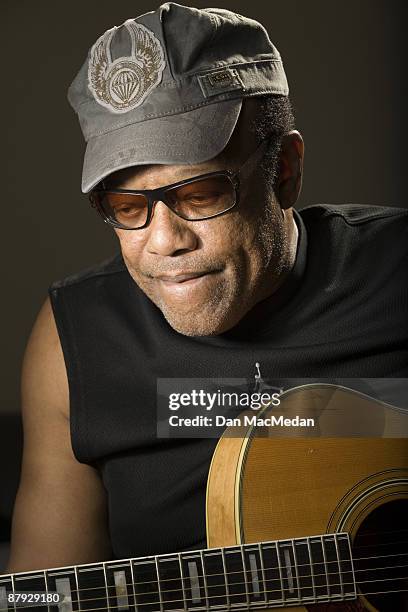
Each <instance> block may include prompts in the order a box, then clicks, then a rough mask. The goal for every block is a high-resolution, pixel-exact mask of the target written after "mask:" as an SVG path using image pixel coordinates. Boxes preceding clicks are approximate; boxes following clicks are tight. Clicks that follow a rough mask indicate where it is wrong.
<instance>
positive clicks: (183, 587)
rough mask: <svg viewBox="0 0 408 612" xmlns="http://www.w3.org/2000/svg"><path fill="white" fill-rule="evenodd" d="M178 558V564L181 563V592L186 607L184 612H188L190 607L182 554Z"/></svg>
mask: <svg viewBox="0 0 408 612" xmlns="http://www.w3.org/2000/svg"><path fill="white" fill-rule="evenodd" d="M177 557H178V562H179V566H180V576H181V590H182V592H183V606H184V610H186V611H187V610H188V606H187V598H186V586H185V584H184V574H183V563H182V559H181V553H178V555H177Z"/></svg>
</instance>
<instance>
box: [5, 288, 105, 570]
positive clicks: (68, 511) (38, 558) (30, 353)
mask: <svg viewBox="0 0 408 612" xmlns="http://www.w3.org/2000/svg"><path fill="white" fill-rule="evenodd" d="M22 412H23V426H24V453H23V464H22V473H21V481H20V486H19V490H18V493H17V498H16V503H15V507H14V513H13V526H12V542H11V555H10V559H9V564H8V567H7V571H8V572H10V573H12V572H19V571H26V570H30V569H44V568H48V567H58V566H66V565H71V564H80V563H90V562H93V561H102V560H107V559H109V558H111V557H112V553H111V548H110V542H109V535H108V527H107V504H106V493H105V489H104V487H103V485H102V482H101V479H100V477H99V475H98V473H97V471H96V470H95V469H94V468H92V467H91V466H89V465H85V464H81V463H79V462H78V461H77V460H76V459H75V457H74V455H73V452H72V448H71V441H70V431H69V394H68V381H67V375H66V369H65V363H64V358H63V354H62V349H61V345H60V342H59V337H58V332H57V329H56V325H55V321H54V316H53V313H52V309H51V305H50V302H49V300H47V301H46V302H45V304H44V306H43V307H42V309H41V311H40V314H39V316H38V319H37V321H36V323H35V325H34V328H33V331H32V334H31V337H30V340H29V342H28V346H27V350H26V354H25V358H24V364H23V374H22Z"/></svg>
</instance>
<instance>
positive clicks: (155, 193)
mask: <svg viewBox="0 0 408 612" xmlns="http://www.w3.org/2000/svg"><path fill="white" fill-rule="evenodd" d="M268 144H269V139H265V140H262V142H261V143H260V144H259V145H258V146H257V147H256V149H255V150H254V151H253V152H252V153H251V154H250V155H249V157H247V159H246V160H245V161H244V162H243V164H242V165H241V166H240V167H239V168H238V169H237V170H235V171H234V172H233V171H231V170H215V171H214V172H207V173H206V174H199V175H198V176H193V177H191V178H188V179H184V180H183V181H177V182H176V183H171V184H170V185H165V186H164V187H158V188H157V189H106V188H104V187H103V184H104V182H103V181H102V182H101V184H102V188H100V187H96V188H94V189H93V190H92V191H91V193H90V194H89V196H88V197H89V201H90V203H91V206H92V208H95V209H96V210H97V211H98V213H99V214H100V215H101V217H102V219H103V220H104V222H105V223H107V224H108V225H111V226H113V227H116V228H118V229H124V230H131V231H132V230H141V229H145V228H146V227H148V226H149V225H150V223H151V220H152V217H153V211H154V206H155V204H156V203H157V202H163V204H164V205H165V206H167V208H169V210H170V211H171V212H172V213H174V214H175V215H177V216H178V217H179V218H180V219H184V221H191V222H194V221H205V220H207V219H213V218H214V217H219V216H221V215H224V214H225V213H227V212H229V211H230V210H232V209H233V208H234V207H235V206H236V205H237V204H238V202H239V195H240V192H239V189H240V181H239V175H240V174H241V173H242V171H243V170H244V168H245V166H247V164H249V163H250V162H255V161H259V160H260V159H262V157H263V156H264V154H265V152H266V147H267V145H268ZM258 158H259V160H258ZM216 176H223V177H227V178H228V179H229V181H230V182H231V184H232V186H233V188H234V201H233V204H232V205H231V206H229V207H228V208H226V209H225V210H223V211H221V212H217V213H214V214H213V215H208V216H206V217H200V218H199V219H186V218H185V217H183V216H182V215H180V214H179V213H178V212H176V211H175V210H173V209H172V208H171V206H169V204H167V202H166V201H165V199H163V198H164V197H165V192H166V191H168V190H169V189H175V188H177V187H183V186H184V185H189V184H190V183H194V182H197V181H200V180H204V179H207V178H212V177H216ZM101 192H104V193H118V194H121V193H123V194H127V193H130V194H133V195H142V196H144V197H145V198H146V199H147V218H146V222H145V223H144V224H143V225H141V226H140V227H127V226H126V225H123V224H122V223H120V222H119V221H116V220H115V219H113V218H112V217H110V216H109V215H107V214H106V213H105V211H104V210H103V208H102V206H101V205H100V204H99V202H98V201H97V198H95V193H101Z"/></svg>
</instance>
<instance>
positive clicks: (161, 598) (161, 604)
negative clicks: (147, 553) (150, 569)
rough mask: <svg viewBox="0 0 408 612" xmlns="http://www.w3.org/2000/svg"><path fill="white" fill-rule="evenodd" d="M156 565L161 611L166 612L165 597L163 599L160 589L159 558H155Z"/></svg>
mask: <svg viewBox="0 0 408 612" xmlns="http://www.w3.org/2000/svg"><path fill="white" fill-rule="evenodd" d="M154 563H155V566H156V573H157V593H158V595H159V605H160V611H161V612H164V607H163V597H162V592H161V587H160V579H159V565H158V561H157V557H155V558H154Z"/></svg>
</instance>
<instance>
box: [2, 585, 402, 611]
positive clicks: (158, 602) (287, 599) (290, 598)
mask: <svg viewBox="0 0 408 612" xmlns="http://www.w3.org/2000/svg"><path fill="white" fill-rule="evenodd" d="M309 577H310V576H309ZM407 578H408V576H404V577H401V578H392V579H391V578H384V579H382V580H368V581H363V582H362V583H355V585H356V586H358V585H359V584H366V583H369V582H376V583H377V582H389V581H392V582H394V581H395V580H407ZM276 580H278V579H276ZM286 580H287V578H286ZM238 584H247V583H238ZM347 585H352V586H354V583H353V582H340V583H331V584H330V583H328V584H327V585H326V586H325V585H315V591H317V590H318V589H325V588H327V591H328V593H327V595H326V594H324V595H317V594H316V596H313V595H302V594H301V593H300V596H299V594H297V596H292V595H289V596H288V597H285V591H286V592H287V591H289V587H282V588H280V589H264V590H260V591H249V590H247V589H245V592H242V593H228V594H227V593H225V594H222V595H219V594H218V595H210V596H207V597H202V598H200V599H201V600H204V601H206V602H207V601H208V600H210V599H220V598H221V599H225V600H226V602H227V605H226V606H225V608H228V607H229V605H228V601H229V600H230V599H231V597H248V598H249V597H250V596H251V595H260V594H265V595H266V594H267V593H283V597H278V598H275V599H272V602H275V601H279V602H282V603H286V602H288V603H290V604H291V605H293V604H294V603H296V602H299V603H302V602H304V601H305V600H308V599H310V598H313V599H315V600H317V603H319V602H321V601H322V600H321V599H320V600H318V597H321V598H324V599H325V600H326V599H327V598H329V601H337V602H338V601H339V600H338V599H337V600H333V599H332V598H335V597H340V596H342V597H343V598H344V599H343V601H346V600H347V598H348V596H350V597H351V596H352V595H353V594H354V593H348V594H344V595H342V594H341V593H332V594H329V590H330V589H333V587H340V589H341V588H344V587H345V586H347ZM217 586H223V587H224V588H225V583H224V584H222V585H217ZM102 588H104V587H100V589H102ZM210 588H214V587H210ZM301 589H308V590H309V591H313V586H312V585H307V586H299V585H297V586H295V587H294V589H293V590H295V591H296V592H297V593H299V591H301ZM82 590H87V589H82ZM176 590H177V591H181V589H176ZM165 592H166V591H165ZM406 592H408V589H396V590H394V589H392V590H390V589H388V590H387V591H372V592H364V593H356V597H357V596H358V595H364V596H367V595H390V594H392V593H406ZM74 593H75V590H74ZM150 594H151V593H150ZM121 596H122V597H124V595H123V594H121ZM136 596H139V594H138V593H137V594H136ZM127 597H128V598H129V597H131V598H132V597H133V593H131V594H130V595H129V594H128V595H127ZM113 599H117V596H116V595H109V596H103V597H91V598H87V599H81V600H79V599H78V603H79V604H80V605H79V606H78V611H79V612H81V604H84V603H85V602H90V601H92V602H97V601H100V600H104V601H106V602H107V605H106V606H102V607H98V608H88V607H86V608H82V610H84V611H85V610H86V612H98V611H102V610H108V611H109V610H112V609H113V608H116V609H118V610H119V608H122V609H123V607H124V606H123V604H121V605H119V604H118V605H113V606H111V605H110V604H109V601H110V600H113ZM194 599H197V598H193V597H183V598H182V599H168V600H164V601H163V600H162V599H159V600H156V601H152V602H143V603H142V602H139V603H138V602H136V606H135V605H134V604H132V603H130V604H129V605H128V606H127V608H128V609H130V606H132V607H134V608H135V610H137V609H138V608H140V607H141V606H153V605H154V606H158V608H159V610H160V611H162V610H164V606H165V604H175V603H179V602H182V603H183V604H187V602H189V601H194ZM71 601H72V600H71ZM35 603H38V602H35ZM61 603H62V602H61ZM74 603H77V601H76V600H74ZM251 603H252V604H254V605H258V606H259V604H260V603H263V605H265V606H268V604H270V603H271V600H270V598H269V599H268V598H266V597H265V601H264V602H259V601H252V602H251V601H249V602H248V601H245V602H238V605H242V606H249V608H248V609H249V610H250V609H251V608H250V606H251ZM307 603H313V602H310V601H307ZM215 605H222V604H215ZM232 605H236V603H235V604H234V602H232ZM57 606H58V604H55V603H52V602H49V603H48V604H47V603H44V604H43V605H41V606H38V607H44V608H45V607H47V608H48V607H57ZM17 607H18V609H19V610H23V609H26V608H32V607H33V605H32V604H31V605H27V606H21V605H18V606H16V608H17ZM202 607H203V606H196V607H191V608H190V610H194V609H195V608H202ZM205 607H206V608H207V609H209V608H211V604H209V605H206V606H205ZM187 609H188V606H187V605H186V606H185V607H184V606H183V608H175V609H168V610H167V611H166V612H176V610H177V611H182V610H184V611H186V610H187ZM8 610H9V608H0V612H8Z"/></svg>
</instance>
